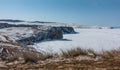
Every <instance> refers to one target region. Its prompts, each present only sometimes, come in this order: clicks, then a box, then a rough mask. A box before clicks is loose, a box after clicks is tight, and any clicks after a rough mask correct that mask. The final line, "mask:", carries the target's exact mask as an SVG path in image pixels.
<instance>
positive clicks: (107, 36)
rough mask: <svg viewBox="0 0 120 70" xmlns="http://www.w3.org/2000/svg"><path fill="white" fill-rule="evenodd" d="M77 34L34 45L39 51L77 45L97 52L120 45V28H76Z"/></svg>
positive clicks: (49, 50) (59, 49)
mask: <svg viewBox="0 0 120 70" xmlns="http://www.w3.org/2000/svg"><path fill="white" fill-rule="evenodd" d="M75 31H76V32H78V33H77V34H65V35H64V38H63V40H54V41H44V42H40V43H36V44H35V45H33V47H34V48H36V49H37V51H41V50H42V51H45V52H49V53H60V52H61V50H68V49H72V48H76V47H81V48H84V49H89V48H90V49H94V50H95V51H97V52H100V51H102V50H112V49H116V48H119V47H120V29H75Z"/></svg>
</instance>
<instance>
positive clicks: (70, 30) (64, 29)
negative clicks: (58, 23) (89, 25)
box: [60, 27, 75, 34]
mask: <svg viewBox="0 0 120 70" xmlns="http://www.w3.org/2000/svg"><path fill="white" fill-rule="evenodd" d="M60 28H61V30H62V32H63V33H64V34H71V33H75V31H74V29H73V27H60Z"/></svg>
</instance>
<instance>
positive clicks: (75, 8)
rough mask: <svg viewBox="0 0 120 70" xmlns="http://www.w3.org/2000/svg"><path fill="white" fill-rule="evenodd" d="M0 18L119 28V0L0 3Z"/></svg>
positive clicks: (3, 0)
mask: <svg viewBox="0 0 120 70" xmlns="http://www.w3.org/2000/svg"><path fill="white" fill-rule="evenodd" d="M0 19H23V20H40V21H53V22H64V23H78V24H81V25H101V26H120V0H0Z"/></svg>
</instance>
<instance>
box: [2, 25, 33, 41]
mask: <svg viewBox="0 0 120 70" xmlns="http://www.w3.org/2000/svg"><path fill="white" fill-rule="evenodd" d="M33 32H34V31H33V30H32V29H31V28H29V27H10V28H3V29H0V40H2V41H5V39H4V37H3V36H7V37H9V38H10V40H12V41H15V40H17V39H21V38H24V37H29V36H30V35H32V34H33Z"/></svg>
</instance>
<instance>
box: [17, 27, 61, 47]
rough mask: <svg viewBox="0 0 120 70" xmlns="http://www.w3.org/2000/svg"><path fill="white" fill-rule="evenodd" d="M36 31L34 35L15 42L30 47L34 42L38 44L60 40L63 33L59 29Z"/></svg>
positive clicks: (50, 28)
mask: <svg viewBox="0 0 120 70" xmlns="http://www.w3.org/2000/svg"><path fill="white" fill-rule="evenodd" d="M34 29H36V31H35V34H33V35H31V36H29V37H26V38H22V39H19V40H16V41H17V42H18V43H21V44H22V45H23V46H24V45H31V44H33V43H35V42H40V41H43V40H47V39H62V38H63V33H62V30H61V29H60V28H59V27H48V28H47V29H46V30H44V29H43V30H41V29H39V28H34Z"/></svg>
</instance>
